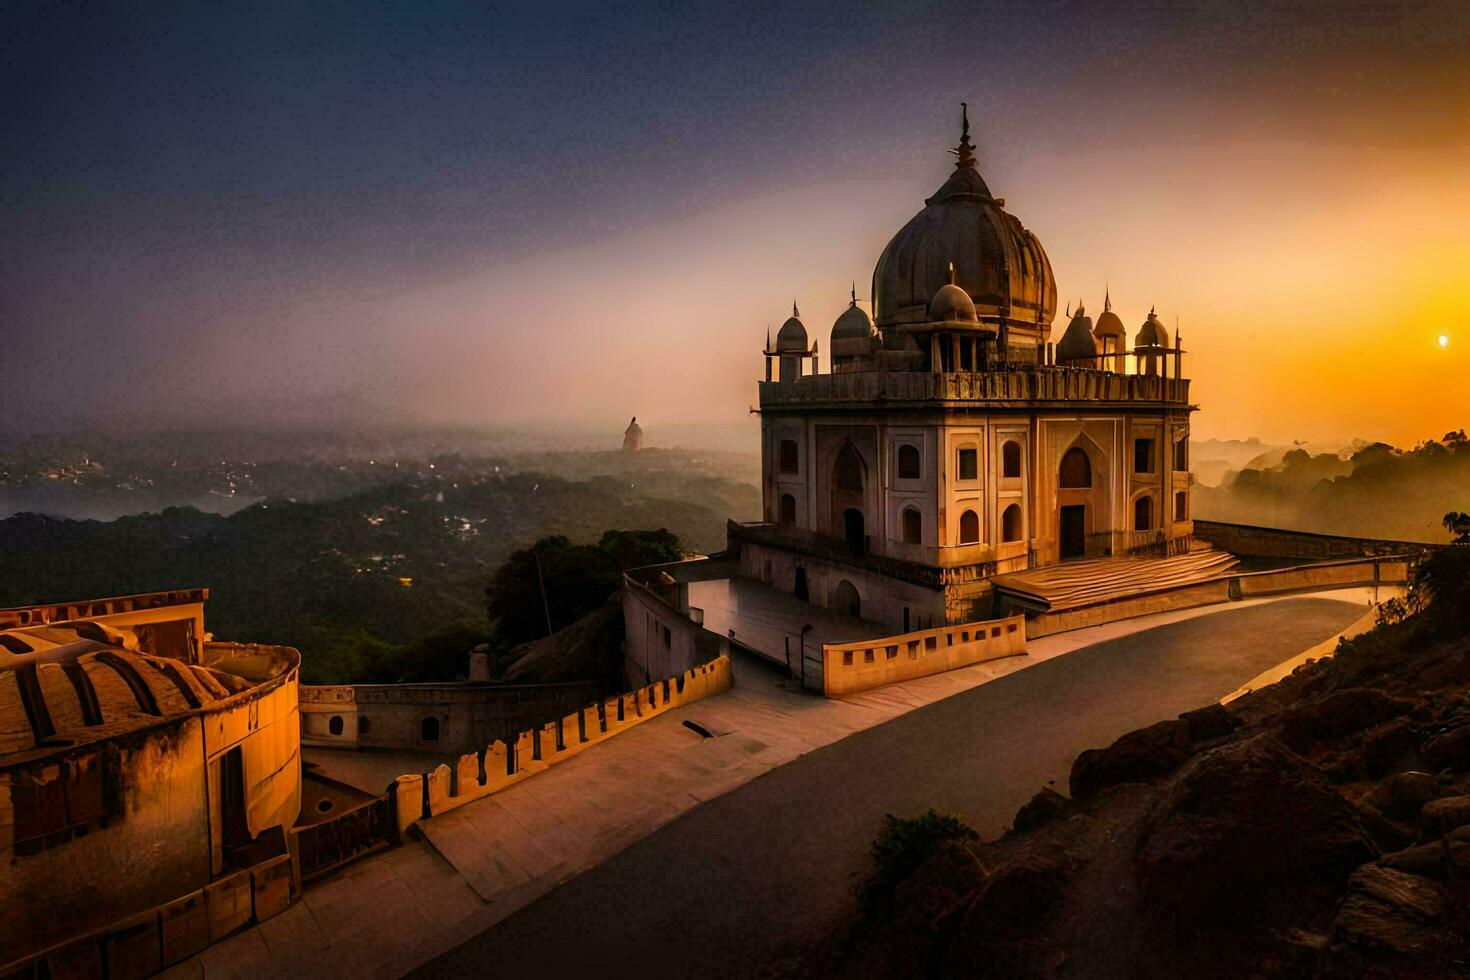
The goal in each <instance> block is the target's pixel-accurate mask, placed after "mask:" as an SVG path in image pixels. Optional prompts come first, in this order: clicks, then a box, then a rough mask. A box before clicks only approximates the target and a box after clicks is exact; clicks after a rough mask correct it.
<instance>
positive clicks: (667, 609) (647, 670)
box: [538, 575, 724, 720]
mask: <svg viewBox="0 0 1470 980" xmlns="http://www.w3.org/2000/svg"><path fill="white" fill-rule="evenodd" d="M664 588H665V591H666V593H667V594H668V599H667V600H666V599H664V598H662V597H660V596H659V595H658V594H657V593H655V592H654V591H653V590H652V589H651V588H650V587H649V586H646V585H643V584H641V583H640V582H637V581H635V580H634V579H633V578H632V577H631V576H627V575H625V576H624V577H623V625H624V630H625V633H624V636H625V646H624V650H623V675H624V679H625V681H626V682H627V684H628V686H629V687H637V686H638V685H640V684H648V683H650V682H651V681H652V680H653V679H654V678H658V677H672V676H674V675H675V674H682V673H683V672H684V671H687V670H689V669H691V668H693V667H696V666H698V665H699V664H702V663H706V662H708V661H710V660H712V659H714V658H715V657H717V656H719V655H720V653H722V652H724V650H722V649H720V647H719V638H718V637H715V636H713V635H711V634H709V633H708V632H707V631H706V630H705V629H704V627H702V626H700V625H699V624H698V623H695V622H693V621H692V620H691V619H689V617H688V616H686V615H684V614H683V612H682V611H681V609H682V608H683V605H684V600H683V599H682V598H681V595H683V596H685V597H687V587H686V588H685V589H681V587H680V586H678V585H671V586H666V587H664ZM582 703H584V704H585V703H586V701H583V702H582ZM538 720H540V719H538Z"/></svg>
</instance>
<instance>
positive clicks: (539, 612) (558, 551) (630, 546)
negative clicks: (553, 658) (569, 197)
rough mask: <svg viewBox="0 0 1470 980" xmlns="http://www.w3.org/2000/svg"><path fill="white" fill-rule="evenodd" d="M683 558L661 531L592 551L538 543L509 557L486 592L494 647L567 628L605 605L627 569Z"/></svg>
mask: <svg viewBox="0 0 1470 980" xmlns="http://www.w3.org/2000/svg"><path fill="white" fill-rule="evenodd" d="M682 554H683V552H682V549H681V546H680V544H679V538H678V536H676V535H674V534H672V533H671V532H669V531H667V530H665V529H663V528H660V529H658V530H657V531H621V530H610V531H606V532H604V533H603V535H602V537H601V539H600V540H599V541H598V543H597V544H595V545H591V544H573V543H572V542H571V541H569V540H568V539H567V538H566V537H564V536H562V535H556V536H554V537H548V538H542V539H541V540H539V541H537V542H536V543H535V544H533V545H531V547H529V548H522V549H521V550H520V551H516V552H513V553H512V554H511V556H510V557H509V558H507V559H506V560H505V563H504V564H502V565H501V566H500V567H499V568H498V569H496V571H495V576H494V578H493V579H491V581H490V584H489V586H487V587H486V589H485V594H486V603H485V606H486V611H487V612H488V613H489V615H490V620H491V622H492V623H493V624H494V628H495V640H496V643H497V644H498V645H506V646H514V645H516V644H518V643H525V642H527V641H529V640H534V639H538V638H540V637H543V636H546V635H548V634H550V633H554V632H555V631H557V630H559V629H562V628H564V627H566V626H570V625H571V624H572V623H574V622H576V621H577V620H579V619H581V618H582V617H583V616H586V615H588V614H589V613H591V612H593V611H595V610H596V609H597V608H599V607H600V606H601V605H602V604H603V603H604V602H606V601H607V598H608V596H610V595H612V594H613V592H614V591H615V590H616V589H617V588H618V587H619V586H620V585H622V582H623V572H624V571H626V570H627V569H629V568H637V567H638V566H640V565H652V564H657V563H660V562H666V561H675V560H677V559H678V558H680V557H681V556H682ZM548 621H549V622H548Z"/></svg>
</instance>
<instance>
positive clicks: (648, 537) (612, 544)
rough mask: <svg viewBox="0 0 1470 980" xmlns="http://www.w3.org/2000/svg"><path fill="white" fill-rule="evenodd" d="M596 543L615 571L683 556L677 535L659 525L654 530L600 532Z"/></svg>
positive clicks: (656, 563) (661, 562)
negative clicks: (615, 567)
mask: <svg viewBox="0 0 1470 980" xmlns="http://www.w3.org/2000/svg"><path fill="white" fill-rule="evenodd" d="M597 546H598V547H599V548H601V549H602V550H603V552H604V553H605V554H606V555H607V556H608V557H609V558H611V559H612V561H613V564H614V565H616V566H617V567H618V571H619V572H626V571H627V570H628V569H630V568H641V567H643V566H644V565H661V564H663V563H665V562H671V561H678V560H679V559H680V558H682V557H684V551H683V546H682V545H680V544H679V536H678V535H676V534H674V533H673V532H672V531H670V530H668V529H667V528H662V527H661V528H659V529H658V530H657V531H604V532H603V534H602V537H601V538H600V539H599V540H598V542H597Z"/></svg>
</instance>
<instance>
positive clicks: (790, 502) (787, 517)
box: [779, 493, 796, 524]
mask: <svg viewBox="0 0 1470 980" xmlns="http://www.w3.org/2000/svg"><path fill="white" fill-rule="evenodd" d="M779 519H780V521H781V523H782V524H795V523H796V498H795V497H793V496H791V494H789V493H783V494H781V514H780V518H779Z"/></svg>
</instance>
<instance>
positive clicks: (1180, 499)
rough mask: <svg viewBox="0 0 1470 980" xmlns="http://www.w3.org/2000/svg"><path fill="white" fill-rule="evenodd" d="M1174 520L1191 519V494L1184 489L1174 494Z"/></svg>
mask: <svg viewBox="0 0 1470 980" xmlns="http://www.w3.org/2000/svg"><path fill="white" fill-rule="evenodd" d="M1174 520H1176V521H1187V520H1189V495H1188V494H1186V493H1185V492H1184V491H1183V490H1179V491H1177V492H1176V493H1175V494H1174Z"/></svg>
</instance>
